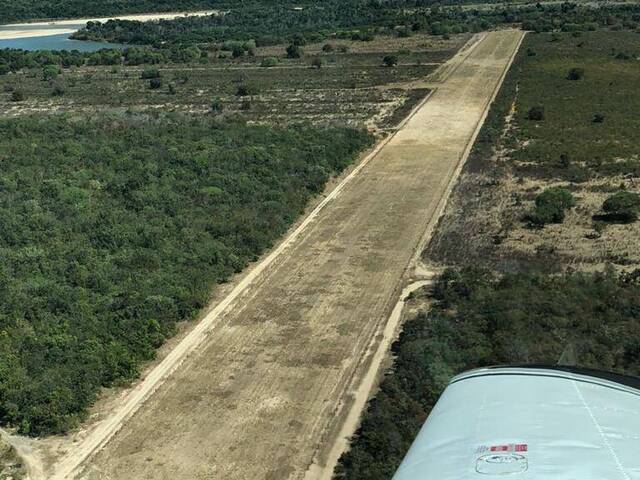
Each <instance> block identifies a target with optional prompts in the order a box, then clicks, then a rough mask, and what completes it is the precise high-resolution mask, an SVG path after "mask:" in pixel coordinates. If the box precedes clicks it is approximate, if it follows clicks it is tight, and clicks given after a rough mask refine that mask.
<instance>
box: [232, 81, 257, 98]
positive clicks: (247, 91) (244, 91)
mask: <svg viewBox="0 0 640 480" xmlns="http://www.w3.org/2000/svg"><path fill="white" fill-rule="evenodd" d="M256 93H258V89H257V88H256V87H254V86H252V85H247V84H246V83H241V84H240V85H238V89H237V90H236V96H238V97H246V96H248V95H255V94H256Z"/></svg>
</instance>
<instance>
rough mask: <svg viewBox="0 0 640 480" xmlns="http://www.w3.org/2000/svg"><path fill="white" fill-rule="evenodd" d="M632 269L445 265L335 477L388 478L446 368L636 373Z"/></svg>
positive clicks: (639, 326)
mask: <svg viewBox="0 0 640 480" xmlns="http://www.w3.org/2000/svg"><path fill="white" fill-rule="evenodd" d="M639 279H640V275H639V274H634V275H617V274H615V273H613V272H606V273H602V274H596V275H582V274H572V275H567V276H561V277H553V276H546V275H539V274H535V273H517V274H508V275H506V276H502V277H499V276H496V275H494V274H492V273H490V272H489V271H487V270H478V269H463V270H462V271H453V270H450V271H447V272H446V273H445V274H443V275H442V276H441V277H440V279H439V280H438V282H437V284H436V285H435V287H434V290H433V294H432V297H431V299H430V300H431V302H432V305H431V308H430V309H429V310H428V312H425V313H421V314H419V315H418V316H416V317H415V318H413V319H411V320H409V321H407V322H406V323H405V324H404V330H403V332H402V334H401V336H400V339H399V340H398V341H397V342H396V343H395V344H394V346H393V353H394V354H395V355H396V358H395V363H394V368H393V370H392V371H391V372H389V373H388V374H387V375H386V377H385V378H384V381H383V382H382V385H381V387H380V391H379V392H378V393H377V395H376V397H375V398H374V399H373V400H371V401H370V402H369V406H368V408H367V411H366V413H365V415H364V419H363V422H362V425H361V427H360V429H359V430H358V432H357V433H356V437H355V438H356V440H355V441H354V442H353V443H352V446H351V450H350V451H349V452H348V453H346V454H345V455H343V457H342V459H341V463H340V465H339V467H338V469H337V470H336V474H335V478H337V479H345V480H346V479H349V480H352V479H363V480H364V479H366V480H388V479H389V478H391V477H392V476H393V474H394V472H395V470H396V469H397V468H398V466H399V465H400V462H401V461H402V458H403V457H404V455H405V454H406V452H407V450H408V449H409V446H410V445H411V443H412V442H413V439H414V438H415V437H416V435H417V433H418V431H419V430H420V427H422V424H423V423H424V421H425V420H426V418H427V416H428V415H429V412H430V411H431V409H432V408H433V406H434V405H435V402H436V401H437V400H438V397H439V396H440V394H441V393H442V391H443V390H444V388H445V387H446V386H447V384H448V383H449V380H451V377H453V376H454V375H456V374H458V373H460V372H463V371H466V370H469V369H472V368H477V367H482V366H490V365H500V364H518V363H546V364H556V363H558V362H560V363H569V364H571V365H579V366H583V367H592V368H597V369H604V370H610V371H615V372H618V373H624V374H628V375H640V322H638V313H637V312H638V311H639V310H640V281H639Z"/></svg>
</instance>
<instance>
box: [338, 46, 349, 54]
mask: <svg viewBox="0 0 640 480" xmlns="http://www.w3.org/2000/svg"><path fill="white" fill-rule="evenodd" d="M338 51H339V52H340V53H347V52H348V51H349V46H348V45H340V46H339V47H338Z"/></svg>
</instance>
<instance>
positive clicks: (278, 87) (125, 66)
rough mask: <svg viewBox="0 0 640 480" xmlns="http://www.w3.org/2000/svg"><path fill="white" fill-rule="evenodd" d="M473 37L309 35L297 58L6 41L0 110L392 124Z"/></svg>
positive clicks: (281, 48)
mask: <svg viewBox="0 0 640 480" xmlns="http://www.w3.org/2000/svg"><path fill="white" fill-rule="evenodd" d="M468 38H469V36H468V35H466V34H460V35H454V36H451V37H450V38H449V39H443V38H441V37H434V36H430V35H424V34H419V35H415V36H412V37H410V38H400V37H395V36H394V37H389V36H379V37H376V38H374V39H373V40H371V41H369V42H362V41H356V40H333V41H331V42H329V43H327V42H319V43H314V44H307V45H305V47H304V50H305V51H304V54H303V55H302V57H300V58H297V59H289V58H286V47H287V45H286V44H283V45H276V46H270V47H253V48H252V50H251V51H250V52H249V51H246V52H245V51H244V50H243V52H244V53H243V55H241V56H238V57H235V58H234V57H233V55H232V50H226V49H224V50H223V49H218V48H215V49H213V50H204V49H200V48H198V47H176V48H175V49H170V50H166V52H167V57H166V60H167V62H165V60H164V58H165V57H156V56H154V55H155V54H158V53H159V52H160V53H161V52H163V51H155V50H153V49H151V48H146V47H145V48H138V47H136V48H130V49H128V50H127V51H125V52H121V51H118V50H104V51H102V52H99V53H92V54H81V53H79V52H22V51H16V50H5V51H0V65H1V64H2V59H3V58H4V59H6V60H5V62H6V63H5V65H7V66H8V70H11V72H12V73H7V74H5V75H0V112H2V113H6V114H9V115H20V114H24V113H35V112H40V111H72V112H78V111H81V110H88V111H93V110H95V108H96V107H99V108H100V109H101V110H103V111H105V110H106V111H110V110H117V111H122V110H125V109H129V110H136V111H138V110H157V109H162V110H163V111H178V112H182V113H188V114H199V115H201V114H212V115H217V116H223V117H229V116H241V117H242V118H243V119H245V120H248V121H254V122H260V123H269V124H276V123H289V122H296V121H310V122H313V123H316V124H317V123H322V124H330V123H334V124H335V123H339V124H342V125H344V124H347V125H355V126H361V125H367V126H375V127H376V128H393V127H394V126H395V125H396V124H397V123H398V121H399V120H400V119H401V118H402V114H403V112H408V111H409V110H410V109H411V107H413V106H414V105H415V104H416V103H417V102H418V101H420V100H421V99H422V98H424V96H425V95H426V94H427V93H428V90H427V89H426V88H424V87H423V86H422V85H419V84H418V85H406V86H405V84H406V83H408V82H414V81H416V80H419V79H424V78H425V77H427V76H428V75H429V74H430V73H431V72H433V71H434V70H435V69H436V68H437V66H438V65H439V64H440V63H442V62H443V61H445V60H446V59H447V58H449V57H450V56H451V55H452V54H453V53H454V52H455V51H456V50H457V49H458V48H460V46H462V45H463V44H464V43H465V42H466V41H467V40H468ZM326 45H331V48H332V49H329V51H327V49H324V48H323V47H325V46H326ZM223 48H231V46H230V45H227V47H223ZM154 52H155V53H154ZM171 52H173V53H171ZM180 52H183V53H184V54H183V53H180ZM189 52H190V53H189ZM152 53H154V55H151V54H152ZM187 53H188V54H187ZM389 54H393V55H396V56H397V58H398V64H397V65H396V66H395V67H394V68H386V67H385V66H384V64H383V58H384V56H385V55H389ZM172 58H173V60H171V59H172ZM314 58H320V59H321V60H322V65H321V68H313V67H312V59H314ZM265 60H266V61H267V63H266V64H265V66H263V64H264V61H265ZM274 60H275V63H273V61H274ZM56 65H57V66H58V67H59V70H58V72H59V73H57V74H56V75H55V76H54V77H50V78H48V79H47V80H45V78H44V70H45V68H46V69H49V68H50V66H56ZM146 71H147V72H148V71H153V72H157V75H159V77H156V78H159V79H160V80H161V85H159V86H158V88H156V89H150V88H149V87H150V80H152V79H151V78H142V77H143V74H145V72H146ZM16 90H17V91H19V92H20V93H21V98H20V99H19V100H17V101H16V100H14V99H13V98H12V97H13V93H14V91H16ZM238 93H246V95H238ZM214 104H215V108H212V105H214Z"/></svg>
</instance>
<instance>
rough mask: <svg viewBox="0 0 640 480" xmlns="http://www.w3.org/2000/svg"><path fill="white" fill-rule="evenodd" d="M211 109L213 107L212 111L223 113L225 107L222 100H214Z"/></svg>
mask: <svg viewBox="0 0 640 480" xmlns="http://www.w3.org/2000/svg"><path fill="white" fill-rule="evenodd" d="M210 109H211V113H222V110H223V109H224V107H223V105H222V102H221V101H220V100H218V99H215V100H214V101H213V102H211V105H210Z"/></svg>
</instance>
